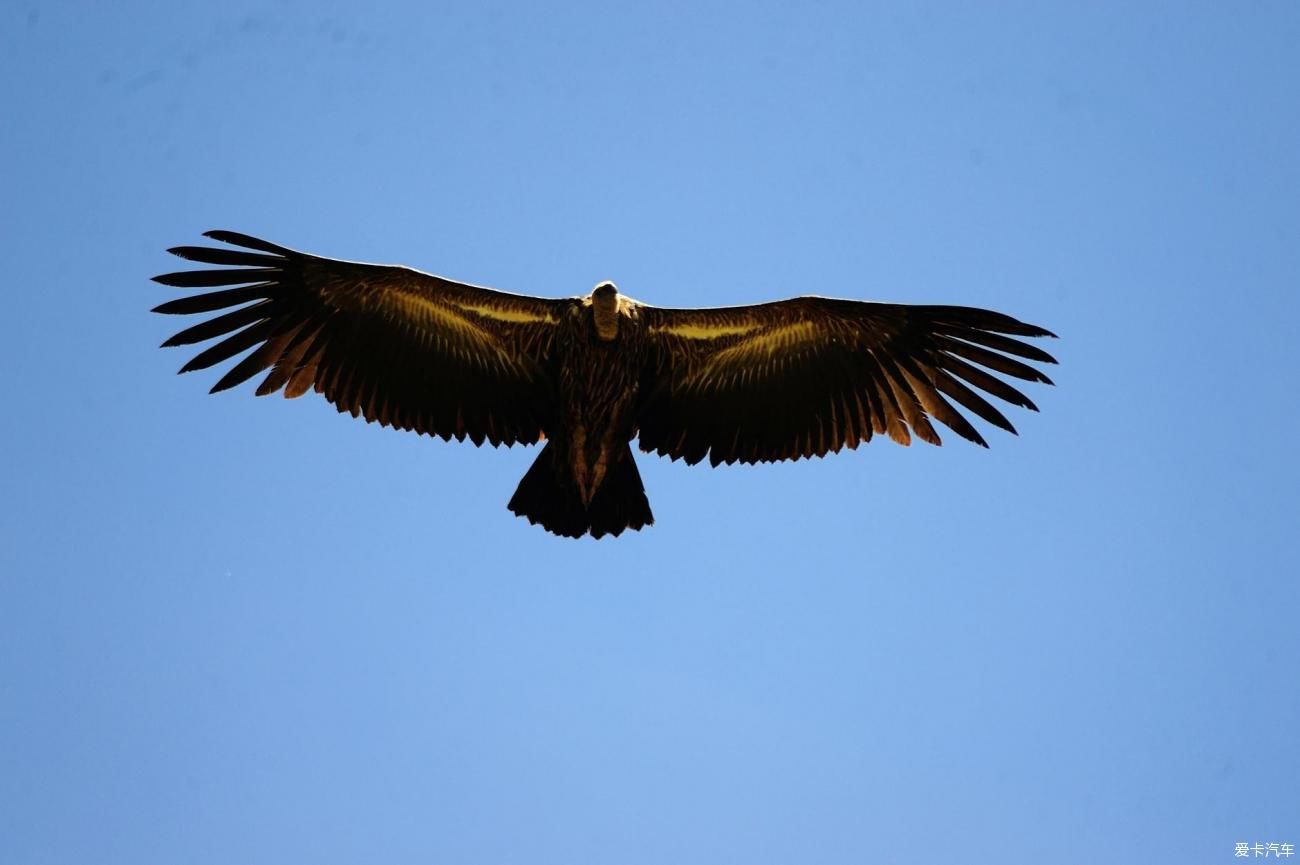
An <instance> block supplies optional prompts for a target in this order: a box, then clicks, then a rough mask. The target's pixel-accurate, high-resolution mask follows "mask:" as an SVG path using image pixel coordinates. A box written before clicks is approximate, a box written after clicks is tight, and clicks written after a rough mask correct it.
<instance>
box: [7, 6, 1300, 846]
mask: <svg viewBox="0 0 1300 865" xmlns="http://www.w3.org/2000/svg"><path fill="white" fill-rule="evenodd" d="M360 10H361V7H360V6H359V5H357V4H353V3H344V2H297V0H287V2H280V3H274V4H266V5H254V4H248V3H242V2H232V3H221V4H201V3H188V2H156V3H90V2H86V3H41V2H33V0H10V2H6V3H4V4H3V5H0V100H2V101H0V104H3V107H4V120H3V122H0V202H2V203H0V243H2V244H3V249H4V262H5V268H6V273H5V276H4V280H3V285H4V301H5V311H4V339H3V340H0V376H3V386H4V392H5V394H6V400H7V410H6V412H5V420H4V422H3V424H0V443H2V444H3V448H2V450H0V453H2V454H3V456H0V470H2V472H3V473H2V474H0V481H2V482H3V489H4V490H5V495H4V497H3V503H2V504H0V533H2V535H0V539H2V541H3V543H0V862H3V863H87V862H94V863H100V865H111V863H123V865H126V863H131V865H138V863H154V862H159V863H162V862H184V863H213V865H217V863H221V865H226V863H250V865H260V863H283V862H294V861H301V862H321V863H354V862H355V863H372V862H392V863H407V862H410V863H415V862H421V863H457V865H478V863H485V865H486V863H494V865H495V863H500V865H506V863H529V865H551V863H555V865H569V863H611V865H638V863H675V865H691V863H710V865H712V863H743V865H765V863H819V865H820V863H863V862H886V863H889V862H897V863H925V862H1003V863H1022V862H1023V863H1039V862H1067V863H1070V862H1078V863H1096V862H1144V863H1148V862H1149V863H1165V862H1168V863H1175V862H1178V863H1182V862H1193V861H1194V862H1201V863H1214V862H1229V861H1233V860H1234V856H1233V851H1234V845H1235V844H1236V843H1238V842H1246V843H1250V844H1255V843H1261V844H1266V843H1268V842H1278V843H1292V844H1295V845H1297V847H1300V787H1298V785H1300V735H1298V734H1297V731H1300V693H1298V689H1300V684H1298V682H1300V677H1297V673H1296V671H1297V668H1298V665H1300V632H1298V629H1300V621H1298V619H1297V612H1298V610H1300V588H1298V581H1297V564H1296V550H1297V543H1296V530H1297V523H1300V520H1298V519H1297V514H1300V501H1298V498H1300V496H1298V494H1297V493H1298V490H1300V460H1297V458H1296V445H1295V444H1294V442H1293V436H1294V434H1295V430H1296V429H1297V426H1298V422H1300V415H1298V413H1297V408H1296V402H1297V395H1298V394H1300V387H1298V385H1300V381H1298V380H1297V379H1298V375H1297V371H1296V368H1297V358H1296V344H1297V338H1298V337H1300V327H1298V325H1297V322H1298V321H1300V302H1297V292H1298V290H1300V194H1298V193H1300V49H1298V48H1297V46H1300V5H1297V4H1295V3H1292V2H1258V3H1246V2H1234V3H1190V2H1189V3H1156V2H1153V3H1143V4H1132V3H1110V4H1107V3H1055V4H1052V3H982V4H970V3H951V4H925V3H898V4H892V5H888V6H886V5H875V4H864V3H843V4H838V5H837V4H823V3H816V4H808V3H793V2H791V3H744V4H742V3H733V4H726V3H708V2H704V3H699V2H692V3H661V4H645V3H640V4H631V3H603V4H591V5H574V4H561V5H549V4H517V5H515V4H501V3H455V4H451V3H409V4H400V3H394V4H383V3H381V4H377V5H376V6H375V7H374V8H368V9H367V10H366V11H364V12H363V11H360ZM210 228H229V229H234V230H238V231H244V232H248V233H252V234H257V235H261V236H264V237H267V238H269V239H271V240H274V241H277V242H279V243H283V244H286V245H289V246H293V247H297V248H301V249H305V250H309V251H313V252H318V253H321V254H325V255H331V256H336V257H340V258H350V259H359V260H369V261H385V262H402V263H406V264H410V265H412V266H415V267H418V268H421V269H424V270H428V271H432V272H435V273H440V274H443V275H446V276H449V277H453V278H458V279H462V280H466V281H471V282H477V283H480V284H486V285H492V286H497V287H500V288H504V289H508V290H512V291H517V292H525V293H532V294H541V295H550V296H565V295H574V294H580V293H585V292H587V291H589V290H590V289H591V287H592V286H593V285H594V284H595V283H596V282H597V281H599V280H601V279H613V280H615V281H616V282H617V283H618V284H619V286H620V288H621V289H622V290H623V291H625V292H626V293H628V294H630V295H632V296H634V297H636V298H639V299H641V300H643V301H645V302H648V303H653V304H657V305H663V306H713V305H726V304H732V303H743V302H751V301H757V300H770V299H777V298H781V297H786V296H790V295H795V294H804V293H817V294H828V295H835V296H843V297H853V298H863V299H877V300H892V301H903V302H918V303H956V304H968V305H976V306H985V307H990V308H994V309H998V310H1001V311H1005V312H1008V313H1010V314H1012V315H1015V316H1017V317H1020V318H1023V319H1025V320H1028V321H1032V322H1034V323H1037V324H1041V325H1043V326H1045V327H1048V328H1051V329H1052V330H1054V331H1056V332H1057V333H1059V334H1060V336H1061V339H1060V340H1059V341H1056V342H1054V343H1052V344H1051V345H1050V346H1047V347H1048V348H1049V349H1050V350H1051V351H1053V352H1054V353H1055V354H1056V355H1057V356H1058V357H1059V359H1060V361H1061V363H1060V366H1059V367H1057V368H1054V369H1053V370H1051V374H1052V375H1053V377H1054V378H1055V379H1056V382H1057V387H1055V388H1045V387H1041V386H1037V387H1033V388H1032V389H1031V390H1030V395H1031V396H1032V397H1033V398H1034V399H1035V400H1036V401H1037V402H1038V404H1039V405H1040V406H1041V408H1042V412H1041V414H1037V415H1034V414H1030V413H1028V412H1024V411H1020V410H1014V411H1015V413H1014V414H1011V415H1010V416H1011V419H1012V420H1013V421H1014V422H1015V423H1016V424H1017V426H1018V427H1019V429H1020V433H1021V434H1020V436H1019V437H1018V438H1017V437H1013V436H1011V435H1008V434H1005V433H1002V432H1001V431H999V430H996V429H990V428H987V427H982V429H983V430H984V431H985V433H986V435H987V437H988V438H989V440H990V443H991V445H992V448H991V449H990V450H987V451H986V450H982V449H980V448H977V447H974V446H972V445H969V444H967V443H965V442H962V441H961V440H960V439H958V438H957V437H956V436H955V435H950V436H948V438H949V439H950V443H949V445H947V446H945V447H943V448H941V449H937V448H932V447H928V446H925V445H919V444H918V445H916V446H913V447H911V448H908V449H904V448H900V447H897V446H895V445H893V444H891V443H889V442H887V441H881V440H877V441H875V442H873V443H871V444H870V445H869V446H867V447H865V448H862V449H859V450H858V451H856V452H852V453H847V454H841V455H839V456H837V457H832V458H828V459H826V460H821V461H813V462H812V463H808V462H801V463H797V464H786V465H779V466H765V467H753V468H744V467H734V468H723V469H718V470H710V469H708V468H707V467H694V468H689V467H686V466H684V465H682V464H681V463H670V462H668V461H666V460H659V459H655V458H652V457H649V456H643V457H641V458H640V460H639V462H640V465H641V472H642V475H643V477H644V479H645V482H646V486H647V488H648V490H649V494H650V498H651V502H652V505H653V507H654V511H655V514H656V517H657V524H656V525H655V526H653V527H652V528H650V529H648V530H647V531H644V532H641V533H639V534H630V535H625V536H623V537H621V538H618V539H615V540H609V539H606V540H602V541H599V542H594V541H591V540H590V539H585V540H583V541H580V542H575V541H571V540H566V539H559V538H556V537H553V536H550V535H547V534H545V533H543V532H542V531H540V530H539V529H538V528H536V527H532V526H529V525H528V524H527V523H526V522H525V521H523V520H520V519H518V518H516V517H514V516H513V515H511V514H510V513H509V512H508V511H507V510H506V509H505V504H506V502H507V500H508V499H509V498H510V495H511V493H512V492H513V490H514V487H515V485H516V483H517V482H518V480H519V478H520V477H521V476H522V475H523V473H524V471H525V470H526V468H527V467H528V465H529V463H530V462H531V461H532V460H533V458H534V456H535V454H536V450H535V449H514V450H499V451H494V450H491V449H486V450H475V449H474V448H472V447H470V446H468V445H454V444H453V445H448V444H444V443H442V442H441V441H431V440H429V439H427V438H419V437H416V436H413V435H409V434H400V433H394V432H392V431H389V430H383V429H380V428H378V427H377V426H367V425H365V424H363V423H360V422H358V421H354V420H352V419H350V418H346V417H340V416H339V415H337V414H336V412H335V411H334V410H333V408H332V407H331V406H329V405H328V404H326V403H325V402H324V401H323V400H321V399H320V398H319V397H316V396H309V397H306V398H304V399H302V400H298V401H293V402H289V401H285V400H281V399H279V398H273V399H270V398H268V399H255V398H254V397H253V396H252V393H251V391H252V387H251V385H250V386H246V387H244V388H242V389H241V390H239V391H236V392H233V393H227V394H223V395H221V396H219V397H210V396H207V395H206V391H207V388H208V387H209V386H210V385H211V384H212V383H213V382H214V381H215V380H216V378H217V377H218V376H217V375H216V374H213V373H212V372H211V371H209V372H208V373H196V374H192V375H187V376H183V377H178V376H176V375H174V372H175V370H176V369H177V368H178V367H179V366H180V365H181V364H182V363H183V362H184V360H185V359H186V358H187V355H185V354H183V353H180V352H178V351H175V350H171V351H163V350H159V349H158V347H157V346H158V344H159V343H160V342H161V341H162V340H163V339H164V338H165V337H167V336H168V335H170V334H171V333H172V332H174V331H175V330H176V329H177V324H178V323H177V321H176V320H175V319H171V320H168V319H164V318H162V317H160V316H155V315H151V314H150V313H149V312H148V310H149V308H150V307H152V306H154V305H156V304H158V303H160V302H162V301H163V300H166V299H169V298H171V297H173V296H176V293H175V292H174V291H173V290H170V289H166V288H163V287H161V286H158V285H155V284H153V283H151V282H149V281H148V278H149V277H150V276H152V275H153V274H156V273H160V272H164V271H167V270H172V269H175V265H176V264H177V261H176V260H175V259H171V258H170V257H169V256H167V255H166V254H165V253H164V249H165V248H166V247H168V246H174V245H178V244H186V243H194V242H196V241H197V240H198V239H199V237H198V236H199V233H200V232H201V231H203V230H205V229H210Z"/></svg>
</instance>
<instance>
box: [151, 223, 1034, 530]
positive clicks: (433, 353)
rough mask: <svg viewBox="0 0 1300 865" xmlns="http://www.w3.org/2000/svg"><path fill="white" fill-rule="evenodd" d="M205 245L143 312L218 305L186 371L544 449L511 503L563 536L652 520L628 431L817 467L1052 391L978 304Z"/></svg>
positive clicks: (1014, 332)
mask: <svg viewBox="0 0 1300 865" xmlns="http://www.w3.org/2000/svg"><path fill="white" fill-rule="evenodd" d="M206 236H207V237H210V238H212V239H214V240H217V241H222V242H224V243H227V244H230V245H231V246H233V247H237V248H234V249H226V248H214V247H201V246H180V247H176V248H174V249H171V250H170V252H172V253H173V254H175V255H178V256H180V257H181V258H186V259H189V260H191V261H196V262H200V263H203V264H212V265H222V266H224V267H222V268H221V269H207V270H191V271H181V272H178V273H168V274H164V275H162V276H156V277H154V279H155V280H156V281H158V282H161V283H163V284H164V285H171V286H177V287H180V288H200V289H211V290H209V291H205V292H202V293H200V294H196V295H194V296H191V297H185V298H181V299H179V300H173V301H169V302H167V303H164V304H162V305H161V306H158V307H156V308H155V310H154V311H155V312H161V313H170V314H197V313H211V312H219V314H218V315H216V316H215V317H213V318H210V319H207V320H206V321H203V322H202V323H200V324H197V325H195V326H193V327H190V328H188V329H186V330H183V331H181V332H180V333H178V334H176V335H175V336H173V337H172V338H171V339H169V340H167V341H166V342H165V343H163V345H165V346H172V345H190V344H193V343H199V342H205V341H209V340H214V339H215V340H219V341H218V342H216V343H215V344H213V345H211V346H209V347H208V348H206V349H205V350H203V351H202V352H200V353H199V354H198V355H196V356H195V357H194V358H193V359H192V360H191V361H190V362H189V363H187V364H185V366H183V367H182V368H181V372H189V371H191V370H196V369H205V368H207V367H210V366H213V365H215V364H218V363H221V362H222V361H226V360H230V359H232V358H234V357H236V356H237V355H240V354H242V353H243V352H246V351H248V352H249V353H248V354H247V355H245V356H244V357H243V358H242V359H240V360H239V361H238V362H237V363H235V364H234V366H232V367H231V368H230V369H229V370H228V371H227V372H226V373H225V375H223V376H222V377H221V379H220V380H219V381H218V382H217V383H216V385H215V386H214V387H213V388H212V391H213V392H214V393H215V392H216V391H220V390H225V389H227V388H230V387H234V386H235V385H238V384H241V383H242V382H245V381H247V380H248V379H250V378H252V377H254V376H257V375H260V374H262V373H266V376H265V378H263V380H262V382H261V384H259V385H258V387H257V394H258V395H259V396H261V395H264V394H268V393H274V392H276V391H278V390H283V391H284V394H285V396H287V397H296V396H301V395H302V394H304V393H306V392H307V391H308V390H313V389H314V390H316V391H318V392H319V393H321V394H323V395H324V396H325V398H326V399H328V400H329V401H330V402H332V403H333V404H334V405H335V406H337V407H338V409H339V411H346V412H350V413H351V414H352V416H353V417H364V418H365V419H366V420H367V421H378V422H379V423H380V424H381V425H384V426H393V427H397V428H398V429H408V430H414V431H416V432H419V433H427V434H429V435H437V436H441V437H442V438H443V439H450V438H453V437H454V438H456V439H457V440H464V439H466V438H468V439H469V440H470V441H472V442H474V444H476V445H481V444H483V442H485V441H486V442H490V443H491V444H492V445H494V446H496V445H501V444H506V445H512V444H515V443H523V444H532V443H534V442H538V441H543V440H544V441H545V442H546V446H545V447H544V448H543V449H542V452H541V453H540V454H539V455H538V457H537V460H536V461H535V462H534V463H533V466H532V468H530V469H529V470H528V473H527V474H526V475H525V476H524V478H523V480H522V481H521V482H520V484H519V488H518V490H516V492H515V495H514V497H513V498H512V499H511V500H510V505H509V507H510V509H511V510H512V511H514V512H515V513H516V514H518V515H520V516H524V517H527V518H528V520H529V521H530V522H534V523H540V524H541V525H542V526H543V527H545V528H546V529H547V530H549V531H552V532H555V533H556V534H560V535H566V536H569V537H581V536H582V535H584V534H587V533H590V534H591V535H593V536H594V537H601V536H602V535H606V534H610V535H618V534H619V533H621V532H622V531H623V530H624V529H626V528H631V529H640V528H641V527H643V526H646V525H649V524H651V523H652V522H654V518H653V516H652V515H651V512H650V505H649V502H648V501H647V500H646V496H645V490H644V488H643V486H642V483H641V477H640V474H639V473H638V472H637V468H636V463H635V461H634V460H633V457H632V451H631V449H630V447H629V442H630V441H631V440H632V439H634V438H637V439H639V443H640V446H641V449H642V450H644V451H648V452H654V453H658V454H662V455H664V456H668V457H671V458H672V459H678V458H679V457H680V458H683V459H685V460H686V462H687V463H692V464H693V463H697V462H700V461H701V460H703V459H705V458H707V459H708V460H709V462H710V463H711V464H712V465H715V466H716V465H718V464H719V463H733V462H742V463H754V462H770V461H775V460H787V459H799V458H801V457H812V456H823V455H825V454H827V453H831V452H836V451H839V450H840V449H841V448H844V447H849V448H855V447H857V446H858V444H859V443H861V442H864V441H869V440H870V439H871V438H872V437H873V436H875V435H881V434H884V435H887V436H889V437H890V438H891V439H893V440H894V441H896V442H899V443H900V444H904V445H906V444H909V443H910V442H911V440H912V437H913V436H915V437H917V438H920V439H921V440H922V441H926V442H929V443H931V444H936V445H937V444H939V443H940V440H939V434H938V432H937V431H936V430H935V428H934V426H933V425H932V424H931V420H937V421H939V422H940V423H942V424H943V425H944V426H947V427H948V428H949V429H951V430H953V431H954V432H956V433H957V434H958V435H960V436H962V437H963V438H966V439H969V440H970V441H973V442H975V443H976V444H979V445H983V446H986V447H987V445H986V443H985V441H984V438H983V436H981V435H980V433H979V432H978V431H977V430H976V429H975V427H974V426H972V425H971V423H970V422H969V421H968V420H967V419H966V418H965V417H964V416H963V415H962V414H960V413H959V412H958V411H957V409H956V408H955V407H954V405H953V403H954V402H955V403H956V404H957V405H960V406H961V407H963V408H965V409H966V410H967V411H969V412H971V413H973V414H975V415H977V416H979V417H980V418H982V419H983V420H985V421H987V422H989V423H991V424H993V425H994V426H999V427H1002V428H1003V429H1005V430H1008V431H1010V432H1015V429H1014V428H1013V427H1012V425H1011V423H1010V422H1009V421H1008V420H1007V419H1006V418H1005V417H1004V416H1003V415H1002V413H1001V412H1000V411H998V409H996V408H995V407H994V406H993V405H992V404H990V403H989V402H988V401H987V400H985V398H984V397H983V396H981V395H980V394H979V393H978V392H977V390H976V389H978V390H980V391H984V392H985V393H988V394H992V395H993V396H996V397H998V398H999V399H1002V400H1004V401H1006V402H1009V403H1012V404H1014V405H1018V406H1023V407H1025V408H1028V409H1032V410H1034V411H1037V407H1036V406H1034V404H1033V402H1031V401H1030V400H1029V398H1028V397H1027V396H1025V395H1024V394H1022V393H1021V392H1020V391H1019V390H1017V389H1016V388H1014V387H1012V386H1011V385H1009V384H1007V383H1006V382H1005V381H1003V380H1002V379H1000V378H997V377H995V376H993V375H992V374H990V373H989V372H987V371H986V370H992V371H994V372H998V373H1002V374H1003V375H1006V376H1010V377H1012V378H1016V379H1022V380H1025V381H1035V382H1043V383H1045V384H1051V381H1050V380H1049V379H1048V378H1047V376H1045V375H1043V374H1042V373H1041V372H1039V371H1038V370H1037V369H1035V368H1034V367H1032V366H1030V365H1029V364H1028V363H1025V361H1033V362H1037V363H1055V360H1053V359H1052V357H1051V356H1050V355H1049V354H1047V353H1046V352H1044V351H1042V350H1041V349H1038V348H1036V347H1034V346H1032V345H1029V344H1028V343H1025V342H1022V341H1021V340H1019V339H1015V338H1013V337H1040V336H1051V335H1052V334H1051V333H1049V332H1048V331H1046V330H1044V329H1042V328H1040V327H1035V326H1033V325H1029V324H1025V323H1023V322H1020V321H1017V320H1016V319H1014V318H1011V317H1009V316H1006V315H1002V314H1000V313H996V312H989V311H988V310H982V309H972V308H969V307H961V306H904V305H898V304H883V303H866V302H862V301H854V300H833V299H829V298H821V297H798V298H793V299H791V300H782V301H777V302H774V303H763V304H757V305H754V306H738V307H729V308H720V309H660V308H656V307H652V306H646V305H644V304H640V303H637V302H636V301H633V300H631V299H630V298H627V297H625V296H622V295H620V294H619V293H618V290H617V289H616V288H615V287H614V285H613V284H612V283H602V284H601V285H599V286H597V287H596V289H595V290H594V291H593V292H592V293H591V294H590V295H588V296H586V297H575V298H567V299H563V300H550V299H543V298H536V297H526V296H522V295H515V294H507V293H505V292H500V291H494V290H492V289H488V288H479V287H477V286H471V285H466V284H463V283H458V282H452V281H451V280H447V279H443V278H441V277H437V276H431V275H429V274H425V273H420V272H418V271H415V270H410V269H408V268H405V267H396V266H391V265H376V264H360V263H356V262H350V261H336V260H333V259H327V258H318V257H316V256H313V255H307V254H305V253H301V252H295V251H294V250H291V249H286V248H285V247H282V246H277V245H275V244H272V243H267V242H266V241H263V240H258V239H256V238H253V237H249V236H247V235H243V234H237V233H235V232H231V231H210V232H208V233H207V235H206ZM250 349H251V351H249V350H250ZM981 367H983V369H981Z"/></svg>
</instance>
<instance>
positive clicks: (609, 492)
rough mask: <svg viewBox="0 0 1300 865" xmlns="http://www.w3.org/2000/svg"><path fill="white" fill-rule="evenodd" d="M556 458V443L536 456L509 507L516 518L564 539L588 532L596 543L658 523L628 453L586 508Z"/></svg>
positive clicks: (627, 452)
mask: <svg viewBox="0 0 1300 865" xmlns="http://www.w3.org/2000/svg"><path fill="white" fill-rule="evenodd" d="M556 453H557V451H556V450H555V445H554V443H553V442H550V441H548V442H547V443H546V447H544V448H542V452H541V453H540V454H538V455H537V459H536V460H534V461H533V465H532V467H531V468H529V469H528V473H527V474H525V475H524V478H523V480H521V481H520V482H519V488H518V489H516V490H515V494H514V496H513V497H512V498H511V499H510V504H509V505H508V507H509V508H510V510H511V511H513V512H514V513H515V514H517V515H519V516H521V517H527V519H528V522H530V523H536V524H538V525H540V526H541V527H542V528H544V529H546V530H547V531H548V532H551V533H553V534H557V535H562V536H564V537H566V538H580V537H582V536H583V535H585V534H587V533H589V532H590V534H591V536H592V537H593V538H600V537H603V536H605V535H613V536H614V537H617V536H618V535H620V534H622V533H623V530H624V529H633V530H636V529H641V528H643V527H645V526H648V525H651V524H652V523H653V522H654V515H653V514H652V513H651V512H650V502H649V501H648V500H647V499H646V495H645V487H644V485H642V483H641V473H640V472H639V471H637V467H636V461H635V460H634V459H633V457H632V451H631V449H630V448H629V449H625V450H624V452H623V454H622V456H621V457H620V458H619V459H618V460H616V461H615V462H614V464H613V466H612V467H611V468H610V469H609V471H608V473H607V474H606V476H605V480H604V483H602V484H601V486H600V488H599V489H598V490H596V494H595V495H594V496H593V497H592V499H591V504H590V505H587V506H584V505H583V504H582V498H581V496H580V495H579V493H578V486H577V484H575V483H574V482H573V480H572V478H570V477H569V471H568V467H567V466H565V465H563V464H562V463H561V462H560V461H559V460H557V459H556V456H555V455H556Z"/></svg>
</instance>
